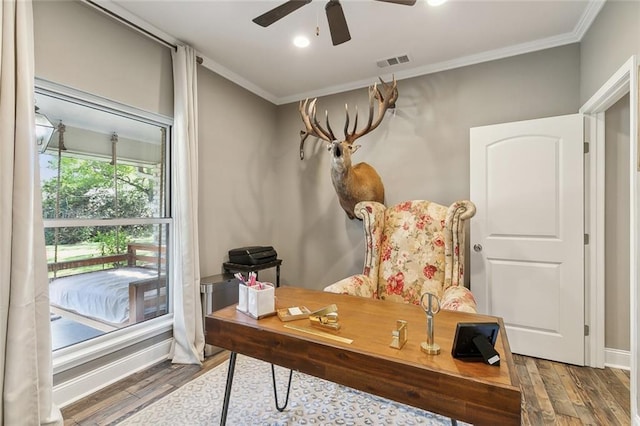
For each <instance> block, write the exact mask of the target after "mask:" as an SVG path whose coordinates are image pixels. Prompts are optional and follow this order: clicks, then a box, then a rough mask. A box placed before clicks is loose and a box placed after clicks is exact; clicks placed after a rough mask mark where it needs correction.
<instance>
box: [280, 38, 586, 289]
mask: <svg viewBox="0 0 640 426" xmlns="http://www.w3.org/2000/svg"><path fill="white" fill-rule="evenodd" d="M579 66H580V52H579V46H578V45H577V44H576V45H569V46H564V47H559V48H555V49H549V50H545V51H541V52H535V53H530V54H526V55H521V56H517V57H512V58H508V59H503V60H498V61H493V62H488V63H483V64H478V65H473V66H469V67H464V68H460V69H456V70H451V71H446V72H441V73H436V74H431V75H427V76H422V77H416V78H412V79H408V80H402V81H400V82H398V90H399V93H400V95H399V99H398V102H397V111H396V113H395V115H390V116H388V117H386V118H385V120H384V121H383V123H382V124H381V125H380V127H378V128H377V129H376V130H375V131H374V132H373V133H371V134H369V135H367V136H365V137H363V138H362V139H361V145H362V147H361V148H360V150H359V151H358V152H357V153H356V154H355V155H354V158H355V160H356V161H366V162H368V163H370V164H371V165H373V166H374V167H375V168H376V169H377V170H378V173H379V174H380V175H381V177H382V179H383V182H384V184H385V188H386V201H387V205H390V204H395V203H397V202H400V201H403V200H408V199H430V200H433V201H436V202H439V203H441V204H449V203H451V202H453V201H455V200H457V199H466V198H468V197H469V128H471V127H474V126H481V125H486V124H493V123H501V122H510V121H517V120H525V119H533V118H540V117H548V116H555V115H563V114H571V113H575V112H577V110H578V107H579V99H578V94H579V80H578V78H577V76H578V75H579ZM345 102H347V103H349V105H352V106H353V104H354V103H356V102H357V103H358V104H359V110H360V111H361V114H362V113H364V114H362V115H363V117H362V118H361V120H363V119H364V117H365V116H366V111H367V110H366V108H365V106H366V103H367V92H366V89H365V88H363V89H360V90H356V91H352V92H347V93H341V94H336V95H332V96H328V97H324V98H320V99H319V100H318V103H319V107H318V108H319V111H323V110H324V109H328V110H329V115H330V117H331V118H332V122H333V127H334V128H336V129H342V126H343V124H342V123H343V121H342V120H343V117H344V103H345ZM277 114H278V121H277V133H276V136H277V140H276V143H275V146H274V151H275V153H276V157H275V160H276V168H277V170H278V175H277V178H278V193H279V195H278V199H279V203H280V206H281V210H280V211H279V212H278V213H279V215H278V223H279V226H280V232H278V233H277V234H276V235H275V239H274V242H275V244H276V246H277V249H278V252H279V253H281V254H282V258H283V259H284V263H283V279H284V281H285V282H286V283H288V284H292V285H296V286H302V287H307V288H315V289H321V288H323V287H324V286H326V285H328V284H331V283H332V282H335V281H337V280H339V279H341V278H344V277H346V276H348V275H350V274H354V273H360V272H361V271H362V265H363V257H364V247H363V239H364V237H363V232H362V224H361V223H360V222H359V221H358V220H353V221H350V220H348V219H347V217H346V215H345V214H344V212H343V211H342V209H341V208H340V206H339V204H338V202H337V199H336V196H335V193H334V191H333V187H332V185H331V180H330V177H329V159H330V157H329V153H328V152H327V151H326V150H325V149H324V145H322V144H320V143H317V144H315V146H314V143H313V140H311V139H309V140H308V141H307V146H306V150H305V159H304V161H300V159H299V157H298V143H299V137H298V134H299V132H300V130H301V129H302V122H301V120H300V116H299V113H298V111H297V104H289V105H284V106H281V107H279V108H278V111H277ZM361 122H362V121H361ZM467 278H468V277H467ZM471 288H472V289H473V283H471Z"/></svg>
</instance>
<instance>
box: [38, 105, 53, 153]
mask: <svg viewBox="0 0 640 426" xmlns="http://www.w3.org/2000/svg"><path fill="white" fill-rule="evenodd" d="M39 110H40V108H38V107H37V106H36V143H37V144H38V146H39V147H40V149H41V150H44V149H46V148H47V145H49V141H50V140H51V136H53V132H54V130H55V128H54V127H53V124H52V123H51V121H49V119H48V118H47V117H46V116H45V115H44V114H42V113H40V112H39Z"/></svg>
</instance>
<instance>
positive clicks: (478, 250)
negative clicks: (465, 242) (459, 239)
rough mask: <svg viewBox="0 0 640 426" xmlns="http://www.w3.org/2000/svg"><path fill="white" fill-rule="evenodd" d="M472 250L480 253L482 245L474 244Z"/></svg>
mask: <svg viewBox="0 0 640 426" xmlns="http://www.w3.org/2000/svg"><path fill="white" fill-rule="evenodd" d="M473 251H475V252H478V253H480V252H481V251H482V246H481V245H480V244H474V245H473Z"/></svg>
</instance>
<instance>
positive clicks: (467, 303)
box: [440, 285, 477, 314]
mask: <svg viewBox="0 0 640 426" xmlns="http://www.w3.org/2000/svg"><path fill="white" fill-rule="evenodd" d="M440 307H441V308H442V309H448V310H450V311H460V312H471V313H473V314H475V313H477V306H476V299H475V298H474V297H473V293H471V290H469V289H468V288H466V287H465V286H462V285H452V286H451V287H448V288H447V289H446V290H445V291H444V293H443V294H442V300H441V301H440Z"/></svg>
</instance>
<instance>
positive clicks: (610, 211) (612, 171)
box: [604, 95, 630, 351]
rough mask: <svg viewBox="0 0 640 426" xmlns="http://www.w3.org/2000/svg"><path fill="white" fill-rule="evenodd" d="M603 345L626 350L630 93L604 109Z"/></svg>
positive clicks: (627, 328) (628, 323) (628, 322)
mask: <svg viewBox="0 0 640 426" xmlns="http://www.w3.org/2000/svg"><path fill="white" fill-rule="evenodd" d="M605 126H606V134H605V141H606V142H605V213H604V215H605V218H606V219H605V248H604V252H605V313H606V315H605V347H607V348H616V349H622V350H627V351H628V350H629V349H630V345H629V328H630V320H629V317H630V316H629V311H630V306H629V297H630V295H629V256H628V253H629V95H626V96H624V97H623V98H622V99H620V100H619V101H618V102H617V103H616V104H615V105H613V106H612V107H611V108H609V110H608V111H607V112H606V113H605Z"/></svg>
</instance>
